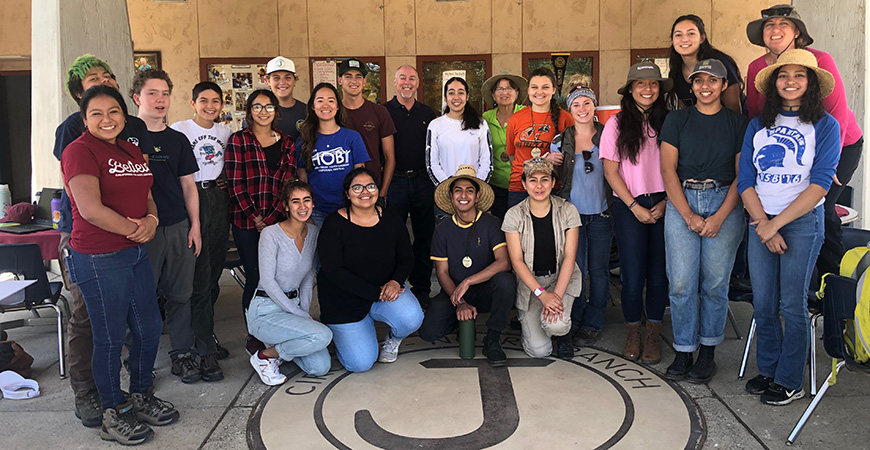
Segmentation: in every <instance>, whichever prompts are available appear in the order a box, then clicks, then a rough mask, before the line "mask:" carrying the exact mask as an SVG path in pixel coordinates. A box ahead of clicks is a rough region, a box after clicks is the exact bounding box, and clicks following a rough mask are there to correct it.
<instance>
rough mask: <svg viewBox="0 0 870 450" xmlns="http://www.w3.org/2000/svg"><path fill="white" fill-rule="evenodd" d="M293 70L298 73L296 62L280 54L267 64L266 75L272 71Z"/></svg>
mask: <svg viewBox="0 0 870 450" xmlns="http://www.w3.org/2000/svg"><path fill="white" fill-rule="evenodd" d="M281 70H283V71H285V72H292V73H296V64H293V61H291V60H289V59H287V58H285V57H283V56H278V57H275V58H272V59H270V60H269V62H268V63H267V64H266V75H269V74H270V73H272V72H278V71H281Z"/></svg>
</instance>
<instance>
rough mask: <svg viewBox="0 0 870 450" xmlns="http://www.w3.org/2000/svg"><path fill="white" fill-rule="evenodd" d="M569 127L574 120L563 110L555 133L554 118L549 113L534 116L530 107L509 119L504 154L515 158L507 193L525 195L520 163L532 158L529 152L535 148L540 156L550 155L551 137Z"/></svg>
mask: <svg viewBox="0 0 870 450" xmlns="http://www.w3.org/2000/svg"><path fill="white" fill-rule="evenodd" d="M572 124H574V119H573V118H572V117H571V114H570V113H569V112H568V111H565V110H564V109H563V110H562V111H561V112H560V113H559V127H558V130H557V129H555V128H554V127H553V119H552V118H551V116H550V113H549V112H546V113H536V112H532V108H523V109H521V110H519V111H517V112H515V113H514V114H513V115H512V116H511V118H510V119H509V120H508V125H507V128H505V136H506V137H507V139H506V140H507V147H506V148H505V153H507V154H508V155H514V162H513V164H512V165H511V181H510V186H509V187H508V190H509V191H512V192H525V189H523V182H522V178H521V174H522V173H523V163H524V162H526V161H527V160H529V159H532V151H533V150H535V149H538V150H540V152H541V153H540V155H539V156H544V155H546V154H547V153H549V152H550V144H551V143H552V142H553V138H554V137H556V135H557V134H559V133H561V132H562V131H564V130H565V128H567V127H568V126H570V125H572Z"/></svg>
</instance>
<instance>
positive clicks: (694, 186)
mask: <svg viewBox="0 0 870 450" xmlns="http://www.w3.org/2000/svg"><path fill="white" fill-rule="evenodd" d="M732 182H733V180H732V181H683V187H684V188H686V189H690V190H693V191H706V190H707V189H713V188H717V187H725V186H731V183H732Z"/></svg>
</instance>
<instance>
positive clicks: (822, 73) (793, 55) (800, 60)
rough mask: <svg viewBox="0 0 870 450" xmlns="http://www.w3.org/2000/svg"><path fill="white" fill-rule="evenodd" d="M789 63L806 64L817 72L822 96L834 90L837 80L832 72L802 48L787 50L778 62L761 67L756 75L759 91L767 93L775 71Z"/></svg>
mask: <svg viewBox="0 0 870 450" xmlns="http://www.w3.org/2000/svg"><path fill="white" fill-rule="evenodd" d="M789 64H796V65H798V66H804V67H806V68H807V69H810V70H812V71H814V72H816V75H817V76H818V77H819V87H820V88H821V91H822V98H825V97H827V96H829V95H831V92H834V85H835V84H836V82H835V81H834V76H833V75H831V72H828V71H827V70H825V69H820V68H819V62H818V61H817V60H816V57H815V56H813V54H812V53H810V52H809V51H807V50H801V49H793V50H786V51H784V52H783V53H782V54H781V55H779V59H777V60H776V63H774V64H771V65H769V66H767V67H765V68H763V69H761V71H759V72H758V75H757V76H756V77H755V89H758V92H759V93H761V95H765V94H766V93H767V92H765V89H766V88H767V81H768V79H769V78H770V76H771V75H772V74H773V71H774V70H776V69H778V68H780V67H782V66H787V65H789Z"/></svg>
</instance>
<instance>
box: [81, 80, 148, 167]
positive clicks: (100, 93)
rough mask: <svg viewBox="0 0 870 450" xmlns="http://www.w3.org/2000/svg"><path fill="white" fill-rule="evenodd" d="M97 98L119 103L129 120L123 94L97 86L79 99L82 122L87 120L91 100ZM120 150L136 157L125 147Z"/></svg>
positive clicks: (111, 88)
mask: <svg viewBox="0 0 870 450" xmlns="http://www.w3.org/2000/svg"><path fill="white" fill-rule="evenodd" d="M97 97H109V98H111V99H114V100H115V101H116V102H118V106H120V107H121V112H122V113H124V120H126V119H127V103H125V102H124V96H122V95H121V93H120V92H118V90H117V89H115V88H113V87H110V86H106V85H105V84H98V85H96V86H91V87H90V88H88V90H87V91H85V93H84V94H82V96H81V98H80V99H78V102H79V110H80V112H81V115H82V120H87V118H88V114H87V113H88V106H89V105H90V104H91V100H93V99H95V98H97ZM118 148H119V149H121V151H122V152H124V153H125V154H127V156H129V157H131V158H133V157H134V156H133V155H131V154H130V153H129V152H127V150H124V147H122V146H120V145H119V146H118Z"/></svg>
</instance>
